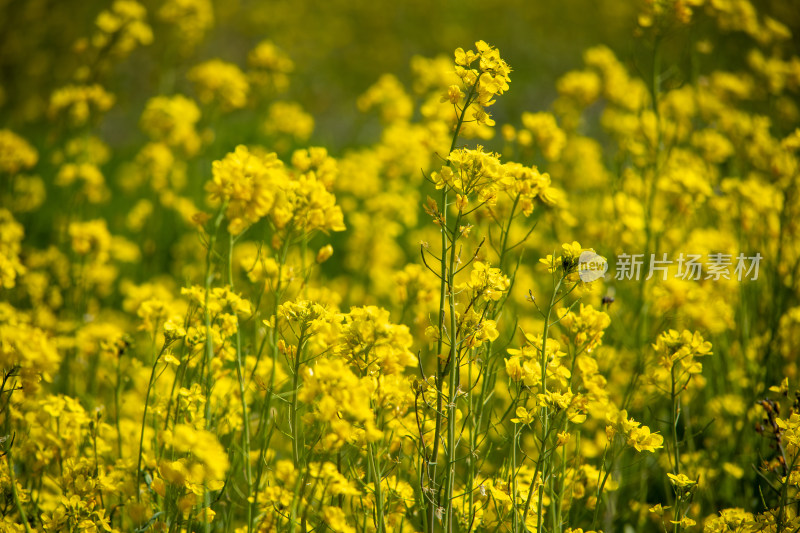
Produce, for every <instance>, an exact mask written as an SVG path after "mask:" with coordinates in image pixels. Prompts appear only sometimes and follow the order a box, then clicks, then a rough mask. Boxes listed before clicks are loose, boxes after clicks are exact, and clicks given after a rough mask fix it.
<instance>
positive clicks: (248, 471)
mask: <svg viewBox="0 0 800 533" xmlns="http://www.w3.org/2000/svg"><path fill="white" fill-rule="evenodd" d="M233 244H234V242H233V234H231V233H228V285H229V286H230V290H231V292H233ZM242 367H243V365H242V331H241V327H240V325H239V324H237V326H236V377H237V378H238V380H239V395H240V396H241V397H242V447H243V448H244V466H245V477H246V478H247V480H246V481H247V482H246V483H245V489H244V490H245V493H244V495H245V501H247V531H248V532H249V531H251V528H252V526H251V524H252V514H253V506H252V505H250V501H249V500H250V489H251V484H252V482H253V470H252V465H251V461H250V417H249V414H248V410H247V391H246V388H245V383H244V372H243V371H242Z"/></svg>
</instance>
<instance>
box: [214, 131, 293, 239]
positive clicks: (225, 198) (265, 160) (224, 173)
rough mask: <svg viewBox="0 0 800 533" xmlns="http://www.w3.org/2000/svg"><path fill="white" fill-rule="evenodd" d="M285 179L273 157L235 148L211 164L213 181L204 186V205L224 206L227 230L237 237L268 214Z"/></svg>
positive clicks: (243, 148)
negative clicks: (205, 202)
mask: <svg viewBox="0 0 800 533" xmlns="http://www.w3.org/2000/svg"><path fill="white" fill-rule="evenodd" d="M286 179H287V177H286V172H285V170H284V168H283V163H281V161H280V160H279V159H278V158H277V156H276V155H275V154H269V155H267V156H261V155H257V154H254V153H251V152H250V151H249V150H248V149H247V147H246V146H237V147H236V151H234V152H231V153H229V154H228V155H226V156H225V158H224V159H222V160H221V161H214V163H213V179H212V181H210V182H208V183H207V184H206V191H208V201H209V203H211V205H219V204H220V203H224V204H225V205H226V208H225V216H226V217H227V219H228V230H229V231H230V232H231V233H233V234H239V233H241V232H242V231H244V230H245V229H246V228H247V227H248V226H250V225H252V224H254V223H256V222H258V221H259V220H260V219H261V218H263V217H265V216H266V215H267V214H268V213H269V212H270V210H271V209H272V207H273V205H274V203H275V196H276V193H277V192H278V190H279V187H280V184H281V183H282V182H285V181H286Z"/></svg>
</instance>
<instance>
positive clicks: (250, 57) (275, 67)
mask: <svg viewBox="0 0 800 533" xmlns="http://www.w3.org/2000/svg"><path fill="white" fill-rule="evenodd" d="M247 65H248V67H250V70H249V71H248V76H249V78H250V80H251V82H252V83H253V84H254V85H256V86H259V87H270V88H272V89H274V90H275V91H277V92H282V91H285V90H286V89H287V88H288V86H289V74H291V73H292V71H294V62H292V60H291V59H290V58H289V56H288V55H286V53H285V52H284V51H283V50H281V49H280V48H278V47H277V46H275V44H274V43H273V42H272V41H261V42H260V43H258V45H257V46H256V47H255V48H253V49H252V50H250V52H249V53H248V54H247Z"/></svg>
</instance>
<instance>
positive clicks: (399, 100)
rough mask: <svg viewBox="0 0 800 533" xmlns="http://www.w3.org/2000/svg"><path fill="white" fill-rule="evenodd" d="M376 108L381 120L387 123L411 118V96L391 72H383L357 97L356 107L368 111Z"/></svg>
mask: <svg viewBox="0 0 800 533" xmlns="http://www.w3.org/2000/svg"><path fill="white" fill-rule="evenodd" d="M372 108H377V109H378V111H379V112H380V116H381V120H383V121H384V122H385V123H387V124H389V123H392V122H395V121H403V120H408V119H409V118H411V114H412V112H413V110H414V108H413V106H412V103H411V98H410V97H409V96H408V94H406V92H405V89H404V88H403V85H402V84H401V83H400V81H398V79H397V78H396V77H394V76H392V75H391V74H384V75H383V76H381V77H380V79H379V80H378V81H377V82H376V83H375V85H373V86H372V87H370V88H369V89H368V90H367V92H365V93H364V94H363V95H361V96H360V97H359V98H358V109H359V110H361V111H362V112H363V111H369V110H370V109H372Z"/></svg>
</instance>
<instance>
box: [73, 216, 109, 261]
mask: <svg viewBox="0 0 800 533" xmlns="http://www.w3.org/2000/svg"><path fill="white" fill-rule="evenodd" d="M69 236H70V237H71V239H72V251H74V252H75V253H76V254H78V255H89V254H92V255H95V256H100V257H102V256H104V255H105V254H107V253H108V251H109V249H110V248H111V234H110V233H109V231H108V226H107V225H106V221H105V220H103V219H97V220H90V221H87V222H73V223H72V224H70V225H69Z"/></svg>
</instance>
